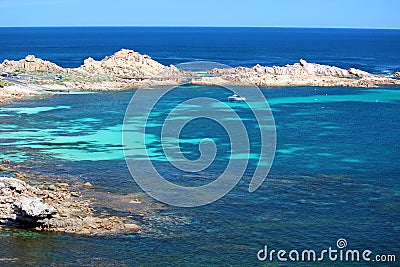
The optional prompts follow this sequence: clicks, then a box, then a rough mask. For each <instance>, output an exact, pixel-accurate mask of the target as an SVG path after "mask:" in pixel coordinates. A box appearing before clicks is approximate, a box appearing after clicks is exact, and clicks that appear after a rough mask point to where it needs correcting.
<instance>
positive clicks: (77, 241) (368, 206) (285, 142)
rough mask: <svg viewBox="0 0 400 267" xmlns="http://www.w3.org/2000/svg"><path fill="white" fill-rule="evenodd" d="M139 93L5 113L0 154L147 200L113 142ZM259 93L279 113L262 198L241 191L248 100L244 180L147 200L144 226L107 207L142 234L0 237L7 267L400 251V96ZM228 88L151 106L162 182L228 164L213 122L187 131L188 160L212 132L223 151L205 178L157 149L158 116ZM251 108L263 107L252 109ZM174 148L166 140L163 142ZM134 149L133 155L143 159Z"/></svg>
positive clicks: (187, 180)
mask: <svg viewBox="0 0 400 267" xmlns="http://www.w3.org/2000/svg"><path fill="white" fill-rule="evenodd" d="M134 92H135V91H125V92H99V93H94V94H82V95H79V97H77V96H76V95H68V94H66V95H55V96H53V97H49V98H44V99H40V100H27V101H20V102H18V103H15V104H12V105H4V106H2V107H1V108H0V132H1V135H0V144H1V151H0V153H1V157H5V158H9V159H11V160H14V161H20V162H23V163H24V164H26V165H27V166H31V168H32V171H33V172H37V173H45V174H56V175H59V176H67V175H68V176H71V175H72V176H74V177H75V179H78V180H82V181H89V182H91V183H93V184H95V185H98V187H97V188H99V189H98V190H100V191H104V192H110V194H111V195H112V196H115V197H118V196H121V195H125V194H130V193H138V192H141V190H140V188H138V186H137V185H136V184H135V183H134V182H133V179H132V178H131V176H130V174H129V171H128V169H127V167H126V164H125V161H124V158H123V151H122V137H121V129H122V122H123V119H124V114H125V109H126V107H127V105H128V103H129V101H130V99H131V97H132V96H133V94H134ZM262 92H263V93H264V95H265V96H266V97H267V99H268V102H269V104H270V106H271V108H272V110H273V114H274V118H275V123H276V128H277V152H276V156H275V160H274V163H273V166H272V169H271V172H270V174H269V176H268V178H267V180H266V181H265V182H264V184H263V185H262V186H261V188H260V189H259V190H257V191H255V192H254V193H249V192H248V184H249V182H250V179H251V176H252V173H253V172H254V168H255V164H257V158H258V153H259V151H260V139H259V137H258V131H259V130H258V128H257V127H256V126H255V125H254V122H255V121H254V116H253V115H252V113H251V111H250V110H249V109H248V107H247V105H246V104H231V107H232V108H233V109H234V110H235V111H236V112H237V114H239V115H240V117H241V118H242V120H243V123H244V124H245V126H246V128H247V129H248V131H249V136H250V137H249V138H250V140H251V154H250V164H249V165H248V168H247V170H246V172H245V175H244V178H243V179H242V180H241V182H240V183H239V185H238V186H237V187H236V188H235V189H234V190H233V191H232V192H230V193H229V194H228V195H227V196H225V197H224V198H223V199H221V200H219V201H217V202H215V203H213V204H211V205H208V206H204V207H199V208H192V209H185V208H174V207H170V206H163V208H161V209H155V210H154V209H153V208H151V203H154V200H152V199H151V198H146V199H147V200H148V201H149V203H150V204H148V205H149V207H148V210H149V211H151V212H149V216H148V217H145V218H141V217H140V216H138V214H136V213H135V211H133V212H128V211H127V210H124V209H122V210H118V209H114V210H113V209H111V212H114V213H116V214H124V215H133V216H135V217H137V219H138V220H139V221H140V223H141V224H142V225H143V226H144V228H145V231H144V233H143V234H141V235H138V236H137V235H122V236H108V237H99V236H93V237H78V236H68V235H62V234H38V233H31V232H23V231H11V230H1V231H0V242H1V244H2V245H3V246H4V247H6V248H7V249H6V250H1V252H0V258H8V259H14V262H13V265H21V266H22V265H29V264H30V265H36V266H37V265H39V266H40V265H47V266H48V265H60V264H64V265H65V264H66V262H65V260H66V258H67V259H68V262H67V264H70V265H72V266H76V265H89V266H109V265H130V266H135V265H141V266H155V265H166V266H199V265H200V266H210V265H223V266H230V265H231V266H254V265H256V266H258V265H261V264H262V263H260V262H258V260H257V256H256V253H257V251H258V250H260V249H262V248H263V246H264V245H265V244H268V246H270V247H271V248H275V249H286V250H290V249H316V250H318V249H322V248H326V247H329V246H332V247H335V244H336V240H337V239H339V238H346V240H347V241H348V243H349V248H352V249H370V250H372V251H373V252H374V253H381V254H383V253H388V254H389V253H391V254H397V255H400V247H399V244H400V225H399V221H400V209H399V207H400V183H399V175H400V146H399V144H400V122H399V120H398V116H399V108H400V93H399V92H400V91H399V88H397V87H388V88H378V89H358V88H317V87H316V88H313V87H293V88H263V89H262ZM230 94H231V93H230V92H229V91H228V90H225V89H223V88H219V87H203V86H197V87H193V86H191V87H189V86H187V87H185V86H183V87H182V88H179V89H177V90H175V91H173V93H171V94H170V95H169V96H168V97H167V99H166V100H165V101H164V102H161V103H160V104H159V105H157V106H156V107H155V109H154V111H153V112H152V117H151V120H150V121H149V122H148V127H149V131H148V132H147V136H146V138H147V139H146V140H147V145H148V148H149V151H150V156H151V158H152V160H153V162H154V164H155V166H158V167H160V168H161V170H162V171H161V172H162V173H163V174H164V175H166V176H167V177H168V179H169V180H170V181H173V182H175V183H177V184H182V185H200V184H205V183H209V182H211V181H212V180H214V179H215V178H217V177H218V175H219V174H220V173H221V171H223V169H224V168H225V167H226V164H227V161H228V158H229V157H228V156H227V153H228V152H229V151H230V147H229V139H228V137H227V135H226V132H225V131H224V129H223V128H221V127H220V126H219V125H218V124H215V123H212V122H210V121H208V120H196V121H193V122H191V123H190V124H189V125H188V126H187V127H186V128H184V129H183V130H182V132H181V136H180V137H181V143H180V145H181V149H182V151H183V153H184V155H186V156H187V157H188V158H189V159H196V158H197V157H198V156H199V150H198V144H199V142H200V141H201V140H202V139H203V138H210V139H212V140H214V141H215V142H216V144H217V148H218V152H217V157H216V161H215V163H214V164H212V165H211V166H210V167H209V168H207V169H206V170H204V171H202V172H200V173H187V172H182V171H178V170H176V169H175V168H174V167H173V166H172V165H170V164H168V161H167V160H166V157H165V155H163V153H162V149H161V148H162V147H161V143H160V137H159V135H160V132H161V129H160V126H161V125H162V121H163V119H165V117H166V116H167V115H166V114H165V110H166V109H168V108H172V107H173V106H174V105H176V103H180V102H183V101H185V100H187V99H190V98H194V97H213V98H217V99H219V100H221V101H224V102H226V99H227V97H228V96H229V95H230ZM252 106H255V107H256V108H257V103H252ZM185 108H187V109H194V108H196V107H195V106H186V107H185ZM210 108H218V106H214V107H210ZM175 119H177V120H179V119H182V120H185V119H187V116H185V114H182V116H179V117H177V118H175ZM227 119H229V118H227ZM175 141H176V140H174V139H170V140H168V139H167V140H166V142H167V143H166V145H167V146H168V145H170V144H173V143H174V142H175ZM135 155H136V156H137V157H138V160H140V151H139V152H138V153H135ZM71 255H73V257H71ZM0 264H1V263H0ZM275 264H276V265H277V266H280V264H278V263H275ZM304 265H305V266H308V265H309V264H304ZM325 265H327V266H330V264H329V262H326V263H325Z"/></svg>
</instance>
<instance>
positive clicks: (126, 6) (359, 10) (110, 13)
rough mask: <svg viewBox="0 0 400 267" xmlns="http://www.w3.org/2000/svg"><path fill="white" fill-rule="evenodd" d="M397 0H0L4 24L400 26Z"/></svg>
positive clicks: (2, 24)
mask: <svg viewBox="0 0 400 267" xmlns="http://www.w3.org/2000/svg"><path fill="white" fill-rule="evenodd" d="M399 10H400V1H399V0H380V1H378V0H374V1H373V0H336V1H334V0H331V1H323V0H321V1H320V0H301V1H298V0H271V1H269V0H264V1H263V0H246V1H243V0H236V1H235V0H230V1H228V0H198V1H192V0H140V1H134V0H130V1H129V0H111V1H110V0H107V1H105V0H69V1H67V0H0V26H265V27H323V28H325V27H338V28H342V27H347V28H397V29H400V16H399V15H398V14H399Z"/></svg>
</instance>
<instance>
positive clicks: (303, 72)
mask: <svg viewBox="0 0 400 267" xmlns="http://www.w3.org/2000/svg"><path fill="white" fill-rule="evenodd" d="M213 73H214V74H240V75H245V74H249V75H258V76H263V75H286V76H327V77H337V78H354V77H364V76H370V75H371V74H369V73H368V72H365V71H362V70H359V69H355V68H350V69H349V70H345V69H341V68H338V67H335V66H328V65H320V64H315V63H308V62H307V61H305V60H304V59H300V62H299V63H295V64H293V65H286V66H284V67H279V66H273V67H265V66H261V65H258V64H257V65H256V66H254V67H253V68H244V67H237V68H233V69H215V70H213Z"/></svg>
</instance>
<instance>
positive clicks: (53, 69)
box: [0, 49, 400, 101]
mask: <svg viewBox="0 0 400 267" xmlns="http://www.w3.org/2000/svg"><path fill="white" fill-rule="evenodd" d="M0 68H1V70H2V71H3V73H2V76H5V77H9V76H10V75H11V76H10V77H12V79H10V78H4V77H3V79H5V80H4V81H1V82H2V83H1V84H0V87H1V88H0V101H2V100H3V101H4V99H8V98H22V97H24V96H26V95H31V94H34V93H35V92H37V91H38V90H45V91H54V90H57V91H72V90H122V89H129V88H134V87H137V86H163V85H178V84H181V83H193V84H199V85H228V84H232V85H257V86H349V87H376V86H379V85H391V84H400V80H398V79H395V78H390V77H388V76H383V75H374V74H370V73H368V72H365V71H363V70H359V69H355V68H350V69H347V70H346V69H341V68H338V67H335V66H327V65H321V64H315V63H309V62H307V61H305V60H303V59H301V60H300V62H299V63H295V64H293V65H286V66H272V67H267V66H260V65H256V66H254V67H252V68H246V67H236V68H226V69H213V70H208V73H209V74H211V76H209V75H208V76H207V77H204V76H202V75H200V74H198V73H193V72H188V71H181V70H179V69H178V68H177V67H176V66H174V65H171V66H164V65H162V64H161V63H159V62H157V61H155V60H153V59H152V58H151V57H149V56H147V55H142V54H140V53H138V52H135V51H132V50H127V49H122V50H120V51H118V52H116V53H115V54H114V55H112V56H108V57H105V58H104V59H102V60H100V61H97V60H95V59H93V58H90V57H89V58H88V59H86V60H84V62H83V64H82V65H81V66H80V67H78V68H63V67H61V66H58V65H57V64H55V63H52V62H50V61H46V60H43V59H40V58H36V57H35V56H33V55H28V56H26V57H25V58H24V59H21V60H18V61H14V60H4V62H3V63H1V65H0ZM399 75H400V74H399V73H398V72H397V73H396V74H394V77H399ZM15 77H16V78H17V79H14V78H15ZM18 77H20V78H18ZM55 77H56V79H55ZM57 77H58V78H57Z"/></svg>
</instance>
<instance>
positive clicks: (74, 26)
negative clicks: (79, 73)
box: [0, 25, 400, 30]
mask: <svg viewBox="0 0 400 267" xmlns="http://www.w3.org/2000/svg"><path fill="white" fill-rule="evenodd" d="M0 28H282V29H285V28H286V29H349V30H351V29H354V30H400V28H370V27H333V26H332V27H318V26H312V27H311V26H219V25H212V26H209V25H208V26H200V25H35V26H26V25H22V26H0Z"/></svg>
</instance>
